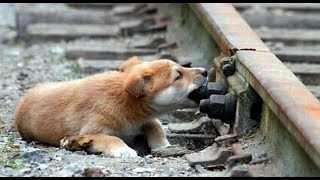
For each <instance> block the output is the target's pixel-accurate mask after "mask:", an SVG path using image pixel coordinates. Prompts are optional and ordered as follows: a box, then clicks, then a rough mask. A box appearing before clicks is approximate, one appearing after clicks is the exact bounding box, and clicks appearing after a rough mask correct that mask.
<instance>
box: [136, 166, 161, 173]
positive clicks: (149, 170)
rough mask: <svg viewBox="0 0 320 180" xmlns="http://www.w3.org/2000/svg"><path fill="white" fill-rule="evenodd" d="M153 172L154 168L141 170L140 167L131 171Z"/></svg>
mask: <svg viewBox="0 0 320 180" xmlns="http://www.w3.org/2000/svg"><path fill="white" fill-rule="evenodd" d="M155 170H156V169H155V168H141V167H138V168H135V169H133V170H132V171H133V172H136V173H145V172H152V171H155Z"/></svg>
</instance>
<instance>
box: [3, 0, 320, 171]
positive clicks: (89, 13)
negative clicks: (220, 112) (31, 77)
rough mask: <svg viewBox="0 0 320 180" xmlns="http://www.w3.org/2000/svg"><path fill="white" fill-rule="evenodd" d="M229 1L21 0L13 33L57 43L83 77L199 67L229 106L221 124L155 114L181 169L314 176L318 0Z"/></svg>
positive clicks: (185, 114) (319, 107)
mask: <svg viewBox="0 0 320 180" xmlns="http://www.w3.org/2000/svg"><path fill="white" fill-rule="evenodd" d="M233 6H234V7H233ZM233 6H232V5H231V4H175V5H172V4H133V3H126V4H118V3H104V4H85V3H84V4H77V3H76V4H67V5H65V4H55V5H53V6H52V8H51V9H49V10H48V9H44V8H41V6H40V5H28V4H21V5H17V6H16V16H15V18H16V19H15V22H16V25H15V26H16V27H15V29H16V35H15V36H14V38H13V39H14V40H16V41H18V42H23V43H26V44H27V45H31V44H34V43H41V42H57V41H64V42H65V47H64V51H65V57H66V58H67V59H68V60H71V61H72V60H75V61H77V62H78V65H79V71H80V72H81V73H83V74H84V75H87V74H92V73H96V72H99V71H105V70H116V69H117V68H118V67H119V65H120V64H121V63H122V62H123V61H124V60H125V59H126V58H129V57H130V56H133V55H138V56H141V57H142V58H143V59H144V60H146V61H148V60H152V59H156V58H169V59H172V60H175V61H177V62H179V63H181V64H183V65H184V66H203V67H206V68H207V69H210V81H214V82H223V83H225V84H227V85H228V91H229V92H231V93H232V94H234V95H235V96H236V99H237V101H236V102H237V108H236V110H235V112H233V113H235V119H232V122H231V123H224V122H225V121H224V120H223V119H222V120H221V119H215V118H214V117H210V118H207V117H203V116H206V114H205V113H203V112H202V113H200V114H195V112H196V111H197V109H196V110H194V109H192V110H179V111H176V112H173V113H171V114H169V115H165V116H163V117H162V120H163V123H164V125H165V126H166V127H167V130H168V138H169V140H170V141H172V142H175V143H180V145H182V146H186V147H187V148H189V149H191V150H194V151H196V152H195V153H190V154H187V155H186V156H185V158H187V160H188V162H189V163H190V165H191V166H194V167H199V166H197V165H201V166H203V167H204V168H205V169H206V170H207V171H212V172H217V171H223V172H224V174H223V175H224V176H319V175H320V168H319V167H320V141H319V140H318V137H319V135H320V134H319V133H320V131H319V122H318V121H317V120H319V119H320V102H319V99H320V54H319V53H318V52H317V50H319V47H320V39H319V34H320V31H319V29H320V26H319V23H318V19H317V18H315V17H318V16H319V14H317V13H319V12H320V6H319V5H318V4H305V5H300V4H281V3H280V4H263V3H262V4H250V3H249V4H247V3H245V4H242V3H235V4H233ZM306 10H308V11H306ZM318 31H319V32H318ZM10 38H12V36H10V37H9V38H8V39H9V40H10ZM8 39H5V40H6V41H8ZM3 41H4V40H3ZM226 63H227V65H228V66H222V64H226ZM230 67H231V69H232V68H234V70H231V71H227V70H228V68H230ZM222 96H224V95H223V94H222ZM317 98H318V99H317ZM224 110H225V111H226V109H224ZM168 116H170V118H168ZM172 118H175V120H174V121H172ZM168 119H171V121H170V120H168ZM203 148H206V150H204V151H201V152H198V150H201V149H203ZM199 153H200V155H199Z"/></svg>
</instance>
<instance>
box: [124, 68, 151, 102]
mask: <svg viewBox="0 0 320 180" xmlns="http://www.w3.org/2000/svg"><path fill="white" fill-rule="evenodd" d="M150 79H151V75H150V74H148V73H145V74H142V75H141V74H139V75H138V74H132V75H130V76H129V78H128V79H127V81H126V83H125V86H126V87H125V89H126V91H127V92H128V93H130V94H131V95H133V96H135V97H136V98H139V97H142V96H144V95H145V92H146V86H147V84H148V83H149V81H150Z"/></svg>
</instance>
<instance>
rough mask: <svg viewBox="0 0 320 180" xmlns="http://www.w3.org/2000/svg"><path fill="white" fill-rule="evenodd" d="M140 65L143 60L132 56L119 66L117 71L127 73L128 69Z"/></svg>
mask: <svg viewBox="0 0 320 180" xmlns="http://www.w3.org/2000/svg"><path fill="white" fill-rule="evenodd" d="M140 63H143V60H142V59H141V58H139V57H138V56H133V57H131V58H129V59H128V60H127V61H125V62H124V63H123V64H122V65H121V66H120V68H119V71H122V72H125V71H128V70H129V69H130V68H132V67H133V66H135V65H137V64H140Z"/></svg>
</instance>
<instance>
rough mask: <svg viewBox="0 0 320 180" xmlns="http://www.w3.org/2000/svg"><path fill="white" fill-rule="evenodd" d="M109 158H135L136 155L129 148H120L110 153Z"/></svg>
mask: <svg viewBox="0 0 320 180" xmlns="http://www.w3.org/2000/svg"><path fill="white" fill-rule="evenodd" d="M110 156H111V157H116V158H118V157H137V156H138V154H137V152H136V151H135V150H133V149H132V148H130V147H120V148H116V149H114V150H112V151H111V153H110Z"/></svg>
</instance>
